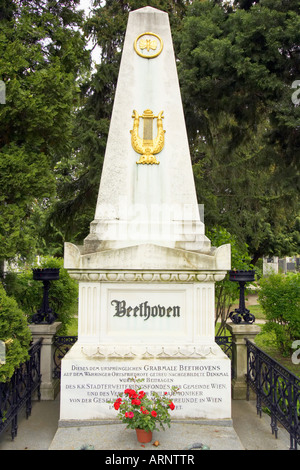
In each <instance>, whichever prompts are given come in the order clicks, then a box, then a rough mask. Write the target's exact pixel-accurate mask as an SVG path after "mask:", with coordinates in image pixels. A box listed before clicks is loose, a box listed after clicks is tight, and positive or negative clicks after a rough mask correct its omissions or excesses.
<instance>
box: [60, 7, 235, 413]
mask: <svg viewBox="0 0 300 470" xmlns="http://www.w3.org/2000/svg"><path fill="white" fill-rule="evenodd" d="M204 232H205V227H204V223H203V220H201V219H200V215H199V208H198V201H197V197H196V191H195V185H194V179H193V172H192V165H191V158H190V153H189V147H188V140H187V133H186V127H185V121H184V115H183V109H182V102H181V96H180V89H179V83H178V77H177V71H176V63H175V57H174V51H173V45H172V38H171V31H170V25H169V20H168V15H167V14H166V13H164V12H162V11H159V10H156V9H154V8H151V7H145V8H141V9H139V10H135V11H133V12H131V13H130V14H129V20H128V26H127V31H126V37H125V43H124V48H123V54H122V61H121V66H120V72H119V78H118V84H117V89H116V94H115V100H114V107H113V113H112V118H111V124H110V130H109V137H108V142H107V148H106V154H105V160H104V166H103V171H102V176H101V182H100V188H99V194H98V201H97V207H96V211H95V218H94V221H92V222H91V230H90V234H89V236H88V237H87V238H86V239H85V241H84V244H83V245H82V246H75V245H72V244H70V243H66V245H65V267H66V268H67V269H68V271H69V273H70V274H71V276H73V277H74V278H75V279H78V281H79V312H78V315H79V326H78V342H77V343H76V345H75V346H74V347H73V348H72V349H71V350H70V352H69V353H68V354H67V355H66V357H65V358H64V359H63V361H62V379H61V420H68V421H72V420H77V419H80V420H90V419H96V420H97V419H112V418H113V417H114V412H113V410H111V409H110V408H109V406H108V404H107V403H106V400H107V399H110V398H111V397H112V396H113V394H114V393H116V392H118V391H120V390H121V389H122V387H123V386H124V384H125V383H126V379H128V377H132V376H133V375H137V376H139V377H143V378H144V379H145V388H147V387H148V388H151V386H155V387H156V391H157V387H158V388H159V387H162V389H163V388H168V387H170V386H171V385H179V386H180V387H181V390H182V392H181V395H180V396H179V398H178V400H177V407H176V416H175V415H174V417H175V418H177V419H190V418H193V419H197V418H201V419H202V418H209V419H211V418H212V419H229V418H230V415H231V411H230V402H231V400H230V361H229V359H228V358H227V357H226V356H225V355H224V354H223V352H222V351H221V349H220V348H219V347H218V346H217V345H216V343H215V340H214V284H215V281H217V280H221V279H222V278H223V277H224V276H225V274H226V271H227V270H228V269H230V246H229V245H224V246H222V247H219V248H218V249H216V248H213V247H211V244H210V241H209V240H208V238H207V237H206V236H205V233H204ZM175 403H176V400H175Z"/></svg>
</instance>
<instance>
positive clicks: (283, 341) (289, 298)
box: [258, 273, 300, 356]
mask: <svg viewBox="0 0 300 470" xmlns="http://www.w3.org/2000/svg"><path fill="white" fill-rule="evenodd" d="M258 300H259V303H260V305H261V306H262V308H263V310H264V313H265V315H266V320H267V323H266V324H265V325H264V328H263V329H264V331H272V332H273V333H274V334H275V338H276V343H277V346H278V348H279V350H280V352H281V353H282V354H283V355H285V356H287V355H289V354H290V353H291V351H292V348H291V345H292V343H293V341H295V340H297V339H300V314H299V312H300V274H299V273H297V274H293V273H289V274H286V275H285V274H271V275H270V276H268V277H265V278H262V279H261V280H260V291H259V295H258Z"/></svg>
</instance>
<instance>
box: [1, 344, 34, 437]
mask: <svg viewBox="0 0 300 470" xmlns="http://www.w3.org/2000/svg"><path fill="white" fill-rule="evenodd" d="M41 344H42V339H40V340H39V341H36V342H35V343H34V344H33V345H32V346H31V347H30V349H29V355H30V357H29V359H28V361H26V362H24V364H22V365H21V366H20V367H19V368H18V369H16V370H15V372H14V374H13V376H12V377H11V379H10V380H9V381H8V382H1V383H0V434H1V433H2V432H3V431H4V430H5V429H6V428H7V427H8V426H9V425H10V424H11V437H12V439H14V438H15V436H16V435H17V430H18V414H19V412H20V410H21V409H22V408H23V407H24V406H26V418H28V417H29V416H30V414H31V407H32V396H33V394H34V393H35V392H37V398H38V400H40V385H41V373H40V359H41Z"/></svg>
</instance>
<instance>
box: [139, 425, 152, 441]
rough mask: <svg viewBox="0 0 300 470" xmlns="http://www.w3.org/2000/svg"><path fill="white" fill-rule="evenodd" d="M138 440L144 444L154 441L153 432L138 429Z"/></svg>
mask: <svg viewBox="0 0 300 470" xmlns="http://www.w3.org/2000/svg"><path fill="white" fill-rule="evenodd" d="M135 431H136V437H137V440H138V441H139V442H141V443H143V444H145V443H146V442H150V441H151V440H152V431H145V429H138V428H137V429H136V430H135Z"/></svg>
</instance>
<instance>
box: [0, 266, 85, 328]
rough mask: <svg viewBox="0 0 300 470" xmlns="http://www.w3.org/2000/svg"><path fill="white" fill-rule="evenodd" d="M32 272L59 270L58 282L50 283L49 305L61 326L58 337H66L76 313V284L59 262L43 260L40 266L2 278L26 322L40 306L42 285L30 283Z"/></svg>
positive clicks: (40, 283)
mask: <svg viewBox="0 0 300 470" xmlns="http://www.w3.org/2000/svg"><path fill="white" fill-rule="evenodd" d="M32 268H41V269H42V268H59V270H60V271H59V279H58V280H57V281H53V282H51V285H50V290H49V305H50V307H51V309H52V310H53V311H54V312H55V313H56V314H57V316H58V321H61V322H62V327H61V329H60V331H59V333H60V334H66V331H67V326H68V325H69V324H70V322H71V320H72V317H73V315H74V313H75V312H77V300H78V284H77V282H76V281H75V280H74V279H72V278H71V277H70V276H69V274H68V272H67V270H66V269H64V267H63V259H62V258H51V257H45V258H43V259H42V260H40V264H39V265H37V264H35V265H32V266H30V268H29V267H27V268H25V269H24V270H23V271H21V272H19V273H9V274H8V275H7V276H6V277H5V288H6V291H7V293H8V294H9V295H11V296H13V297H14V298H15V299H16V301H17V303H18V305H19V307H20V308H22V310H23V311H24V312H25V313H26V315H27V317H28V320H30V318H31V317H32V315H33V314H34V313H36V312H37V311H38V309H39V308H40V307H41V305H42V300H43V283H42V282H40V281H34V280H33V274H32Z"/></svg>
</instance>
